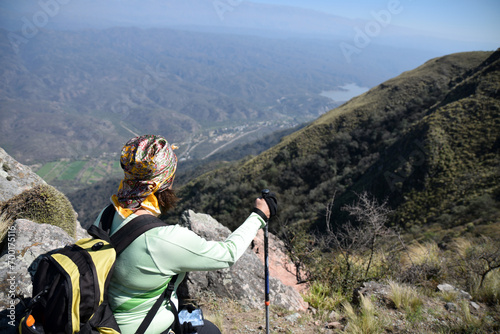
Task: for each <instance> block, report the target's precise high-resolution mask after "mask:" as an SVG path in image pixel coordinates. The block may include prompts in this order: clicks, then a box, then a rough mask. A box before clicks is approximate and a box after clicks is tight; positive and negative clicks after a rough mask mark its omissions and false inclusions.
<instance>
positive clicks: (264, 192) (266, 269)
mask: <svg viewBox="0 0 500 334" xmlns="http://www.w3.org/2000/svg"><path fill="white" fill-rule="evenodd" d="M267 195H269V189H264V190H262V198H266V196H267ZM267 225H268V224H266V226H265V227H264V277H265V281H266V283H265V304H266V334H269V305H270V304H271V302H270V301H269V262H268V257H269V256H268V253H269V231H268V228H267Z"/></svg>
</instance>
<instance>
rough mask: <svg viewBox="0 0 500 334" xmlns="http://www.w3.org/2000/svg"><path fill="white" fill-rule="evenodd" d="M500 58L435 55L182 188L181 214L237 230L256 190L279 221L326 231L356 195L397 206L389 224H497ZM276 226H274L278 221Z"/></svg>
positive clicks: (499, 199) (479, 54) (481, 54)
mask: <svg viewBox="0 0 500 334" xmlns="http://www.w3.org/2000/svg"><path fill="white" fill-rule="evenodd" d="M499 55H500V52H498V51H497V52H495V53H493V54H492V53H488V52H472V53H461V54H453V55H449V56H446V57H442V58H438V59H433V60H430V61H428V62H427V63H425V64H424V65H422V66H420V67H418V68H417V69H415V70H413V71H409V72H406V73H403V74H402V75H400V76H398V77H396V78H394V79H391V80H388V81H386V82H384V83H383V84H381V85H379V86H377V87H375V88H373V89H371V90H370V91H368V92H367V93H365V94H363V95H361V96H359V97H356V98H354V99H352V100H351V101H349V102H348V103H346V104H344V105H342V106H341V107H339V108H336V109H334V110H332V111H330V112H329V113H327V114H325V115H323V116H322V117H320V118H319V119H318V120H317V121H315V122H313V123H312V124H310V125H309V126H307V127H305V128H304V129H302V130H299V131H297V132H295V133H293V134H291V135H289V136H287V137H285V138H284V139H283V140H282V141H281V142H280V143H279V144H278V145H276V146H275V147H273V148H271V149H269V150H267V151H266V152H264V153H262V154H260V155H258V156H256V157H255V158H253V159H250V160H246V161H241V162H239V163H238V164H234V165H232V166H230V167H225V168H222V169H219V170H216V171H213V172H210V173H207V174H205V175H203V176H201V177H199V178H197V179H195V180H193V181H192V182H190V183H189V184H188V185H186V186H185V187H183V188H182V189H180V192H179V194H180V197H181V198H182V201H181V202H180V206H179V211H180V210H183V209H186V208H190V209H194V210H195V211H200V212H207V213H209V214H211V215H213V216H214V217H216V218H217V219H218V220H219V221H221V222H222V223H224V224H226V225H227V226H229V227H231V228H234V227H235V226H236V225H237V224H238V223H239V222H240V221H241V219H243V217H245V216H246V214H248V212H247V209H246V208H247V207H248V205H247V204H248V203H250V202H251V199H252V198H253V197H254V196H255V194H258V192H259V191H260V189H262V188H265V187H268V188H271V189H272V190H273V191H275V192H277V193H278V195H279V201H280V203H281V205H280V213H279V217H278V219H279V220H280V221H281V224H294V225H304V226H309V227H311V226H316V227H317V228H319V229H324V226H325V220H326V218H325V216H326V208H327V206H328V205H329V204H330V203H331V202H332V199H333V198H334V199H335V201H334V202H333V203H334V204H333V208H332V210H333V214H332V215H331V217H333V219H332V220H333V221H332V222H331V223H333V224H334V225H335V224H341V223H343V222H344V221H345V216H346V213H345V212H344V211H342V210H340V208H341V207H342V206H343V205H344V204H346V203H350V202H352V201H353V199H354V198H355V197H356V193H361V192H362V191H368V192H369V193H371V194H373V195H374V196H376V198H377V199H378V200H379V202H381V203H382V202H384V201H388V204H389V205H390V206H391V208H392V209H393V210H394V212H393V215H392V216H391V219H392V223H393V224H398V225H403V226H405V227H407V228H410V227H412V226H413V225H419V224H431V223H440V224H443V226H444V227H451V226H455V225H457V224H464V223H471V222H473V223H474V224H480V223H488V222H492V221H498V219H499V209H498V208H499V202H500V182H499V177H500V174H499V170H500V168H499V163H500V158H499V155H500V152H499V142H500V139H499V138H500V137H499V136H500V101H499V88H500V76H499V75H500V72H499V66H500V61H499V59H498V58H499ZM275 226H276V225H275Z"/></svg>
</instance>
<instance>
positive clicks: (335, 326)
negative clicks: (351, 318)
mask: <svg viewBox="0 0 500 334" xmlns="http://www.w3.org/2000/svg"><path fill="white" fill-rule="evenodd" d="M326 327H327V328H329V329H341V328H342V324H341V323H340V322H338V321H332V322H329V323H328V324H327V326H326Z"/></svg>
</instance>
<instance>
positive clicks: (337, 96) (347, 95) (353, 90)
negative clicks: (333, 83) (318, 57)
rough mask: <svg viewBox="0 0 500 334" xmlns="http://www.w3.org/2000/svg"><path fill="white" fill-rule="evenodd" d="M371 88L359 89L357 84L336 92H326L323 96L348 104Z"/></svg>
mask: <svg viewBox="0 0 500 334" xmlns="http://www.w3.org/2000/svg"><path fill="white" fill-rule="evenodd" d="M369 89H370V88H367V87H359V86H358V85H357V84H355V83H351V84H347V85H344V86H339V87H337V89H335V90H326V91H322V92H321V94H320V95H321V96H325V97H328V98H330V99H332V100H334V101H335V102H346V101H349V100H350V99H352V98H353V97H355V96H358V95H361V94H363V93H364V92H366V91H368V90H369Z"/></svg>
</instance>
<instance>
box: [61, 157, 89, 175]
mask: <svg viewBox="0 0 500 334" xmlns="http://www.w3.org/2000/svg"><path fill="white" fill-rule="evenodd" d="M86 164H87V161H73V162H72V163H70V164H69V165H68V166H67V168H66V170H65V171H64V172H63V173H62V174H61V176H60V177H59V180H74V179H76V177H77V176H78V173H80V171H81V170H82V168H84V167H85V165H86Z"/></svg>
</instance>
